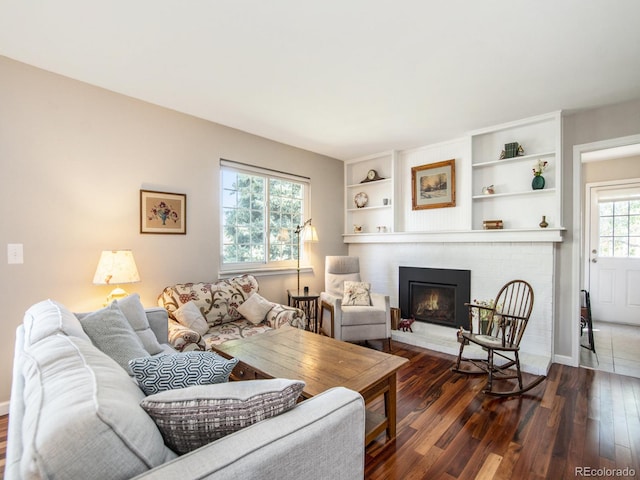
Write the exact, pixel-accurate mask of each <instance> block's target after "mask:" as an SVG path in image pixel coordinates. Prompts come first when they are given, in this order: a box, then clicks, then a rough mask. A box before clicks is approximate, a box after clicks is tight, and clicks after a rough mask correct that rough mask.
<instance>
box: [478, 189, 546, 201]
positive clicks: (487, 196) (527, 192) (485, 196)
mask: <svg viewBox="0 0 640 480" xmlns="http://www.w3.org/2000/svg"><path fill="white" fill-rule="evenodd" d="M555 191H556V189H555V188H544V189H542V190H525V191H522V192H507V193H492V194H485V193H483V194H482V195H474V196H473V197H471V198H473V199H474V200H491V199H492V198H499V197H515V196H520V195H544V194H551V193H555Z"/></svg>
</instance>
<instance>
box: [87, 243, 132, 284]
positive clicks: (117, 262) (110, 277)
mask: <svg viewBox="0 0 640 480" xmlns="http://www.w3.org/2000/svg"><path fill="white" fill-rule="evenodd" d="M139 281H140V275H139V274H138V267H136V261H135V260H134V259H133V253H132V252H131V250H105V251H103V252H102V254H101V255H100V260H99V261H98V268H96V273H95V275H94V276H93V283H94V284H95V285H119V284H122V283H135V282H139Z"/></svg>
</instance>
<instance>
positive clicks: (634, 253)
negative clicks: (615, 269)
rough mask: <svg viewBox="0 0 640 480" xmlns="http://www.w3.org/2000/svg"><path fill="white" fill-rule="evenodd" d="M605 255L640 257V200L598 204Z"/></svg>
mask: <svg viewBox="0 0 640 480" xmlns="http://www.w3.org/2000/svg"><path fill="white" fill-rule="evenodd" d="M598 208H599V215H600V248H599V252H600V253H599V254H600V256H603V257H625V258H640V200H619V201H618V200H616V201H604V202H600V203H599V204H598Z"/></svg>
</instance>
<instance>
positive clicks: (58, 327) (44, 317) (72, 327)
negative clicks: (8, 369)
mask: <svg viewBox="0 0 640 480" xmlns="http://www.w3.org/2000/svg"><path fill="white" fill-rule="evenodd" d="M23 323H24V331H25V336H24V345H25V347H26V346H28V345H33V344H34V343H36V342H38V341H40V340H42V339H43V338H46V337H48V336H50V335H54V334H56V333H62V334H64V335H69V336H73V337H78V338H83V339H85V340H89V337H88V336H87V334H86V333H85V332H84V330H83V329H82V325H81V324H80V321H79V320H78V318H77V317H76V316H75V315H74V314H73V313H71V311H70V310H68V309H67V308H66V307H65V306H64V305H62V304H60V303H58V302H55V301H53V300H43V301H42V302H39V303H36V304H35V305H33V306H31V308H29V310H27V311H26V312H25V315H24V322H23Z"/></svg>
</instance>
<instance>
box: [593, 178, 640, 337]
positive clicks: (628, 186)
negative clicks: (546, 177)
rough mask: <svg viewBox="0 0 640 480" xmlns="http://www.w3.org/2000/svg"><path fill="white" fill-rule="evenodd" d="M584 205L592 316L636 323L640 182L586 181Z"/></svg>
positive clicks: (639, 320)
mask: <svg viewBox="0 0 640 480" xmlns="http://www.w3.org/2000/svg"><path fill="white" fill-rule="evenodd" d="M587 205H588V208H587V212H588V216H587V222H588V225H589V232H590V235H589V238H588V241H587V244H586V245H585V247H586V249H587V255H585V258H586V259H587V267H586V269H585V274H586V275H587V277H586V278H587V285H588V289H589V293H590V296H591V312H592V317H593V319H594V320H600V321H605V322H614V323H626V324H632V325H640V181H638V180H637V179H636V180H634V181H624V182H617V183H598V184H589V185H587Z"/></svg>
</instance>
